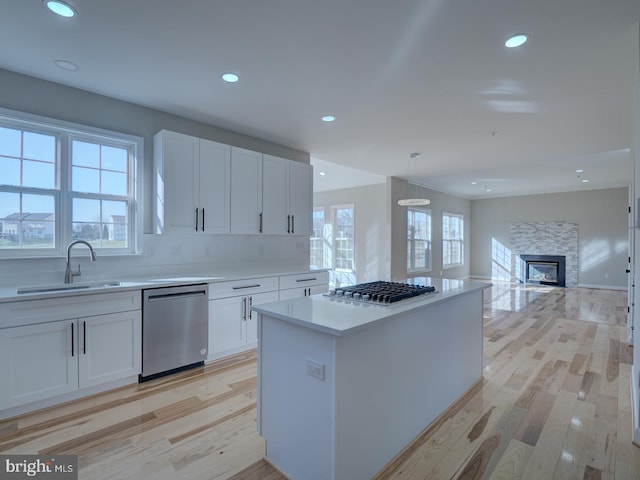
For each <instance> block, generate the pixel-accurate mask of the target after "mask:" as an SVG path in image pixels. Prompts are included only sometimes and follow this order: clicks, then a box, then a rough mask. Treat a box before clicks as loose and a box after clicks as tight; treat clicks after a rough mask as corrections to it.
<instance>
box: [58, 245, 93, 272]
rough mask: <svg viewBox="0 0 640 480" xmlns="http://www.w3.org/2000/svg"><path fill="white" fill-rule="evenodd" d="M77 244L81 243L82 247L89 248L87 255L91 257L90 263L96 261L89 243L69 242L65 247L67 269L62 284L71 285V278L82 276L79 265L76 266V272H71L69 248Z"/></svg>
mask: <svg viewBox="0 0 640 480" xmlns="http://www.w3.org/2000/svg"><path fill="white" fill-rule="evenodd" d="M79 243H82V244H83V245H86V246H87V247H89V254H90V255H91V261H92V262H95V261H96V252H95V250H94V249H93V247H92V246H91V244H90V243H89V242H86V241H84V240H75V241H73V242H71V243H70V244H69V245H68V246H67V269H66V270H65V272H64V283H73V277H79V276H80V275H82V272H81V271H80V264H78V271H77V272H74V271H73V270H71V248H72V247H73V246H74V245H77V244H79Z"/></svg>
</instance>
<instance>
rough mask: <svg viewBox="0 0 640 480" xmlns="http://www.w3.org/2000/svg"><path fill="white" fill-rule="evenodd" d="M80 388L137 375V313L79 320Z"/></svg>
mask: <svg viewBox="0 0 640 480" xmlns="http://www.w3.org/2000/svg"><path fill="white" fill-rule="evenodd" d="M78 327H79V329H78V334H79V335H81V336H82V338H79V339H78V345H79V346H80V348H81V350H80V352H79V356H78V360H79V365H78V366H79V371H78V378H79V387H80V388H85V387H90V386H93V385H99V384H101V383H106V382H110V381H113V380H119V379H121V378H126V377H130V376H135V375H138V374H139V373H140V372H141V371H142V370H141V367H142V320H141V316H140V311H139V310H138V311H133V312H120V313H112V314H110V315H98V316H96V317H89V318H83V319H80V320H78Z"/></svg>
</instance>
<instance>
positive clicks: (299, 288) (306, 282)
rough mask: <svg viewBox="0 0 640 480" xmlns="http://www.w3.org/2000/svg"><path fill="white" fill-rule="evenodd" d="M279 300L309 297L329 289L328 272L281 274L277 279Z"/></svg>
mask: <svg viewBox="0 0 640 480" xmlns="http://www.w3.org/2000/svg"><path fill="white" fill-rule="evenodd" d="M279 282H280V283H279V285H280V297H279V298H280V300H289V299H291V298H297V297H310V296H311V295H316V294H319V293H327V291H328V290H329V272H324V271H323V272H309V273H299V274H295V275H282V276H281V277H280V280H279Z"/></svg>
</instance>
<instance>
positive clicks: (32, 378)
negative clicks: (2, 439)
mask: <svg viewBox="0 0 640 480" xmlns="http://www.w3.org/2000/svg"><path fill="white" fill-rule="evenodd" d="M77 332H78V330H77V322H76V321H75V320H69V321H66V320H65V321H59V322H51V323H44V324H39V325H29V326H26V327H14V328H7V329H4V330H0V385H1V386H2V387H1V388H0V409H4V408H8V407H14V406H17V405H22V404H25V403H29V402H33V401H36V400H42V399H45V398H49V397H53V396H55V395H59V394H62V393H68V392H73V391H75V390H77V389H78V341H77V338H78V335H77Z"/></svg>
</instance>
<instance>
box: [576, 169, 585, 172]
mask: <svg viewBox="0 0 640 480" xmlns="http://www.w3.org/2000/svg"><path fill="white" fill-rule="evenodd" d="M582 172H584V170H583V169H582V168H576V173H582Z"/></svg>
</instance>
